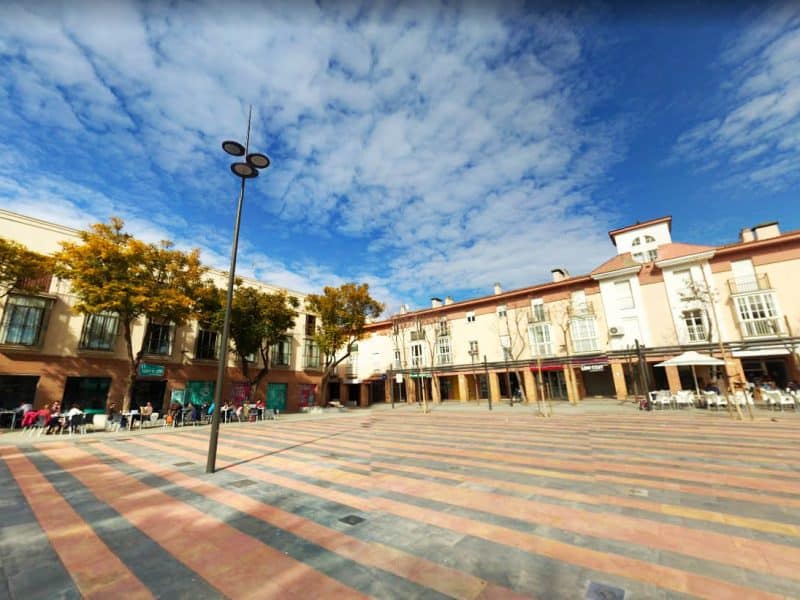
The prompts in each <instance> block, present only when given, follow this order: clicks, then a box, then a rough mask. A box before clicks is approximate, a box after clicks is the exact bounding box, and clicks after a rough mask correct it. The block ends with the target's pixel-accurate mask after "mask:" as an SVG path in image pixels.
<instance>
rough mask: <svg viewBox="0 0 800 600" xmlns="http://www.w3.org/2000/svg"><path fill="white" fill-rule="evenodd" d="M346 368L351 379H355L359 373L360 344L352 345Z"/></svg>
mask: <svg viewBox="0 0 800 600" xmlns="http://www.w3.org/2000/svg"><path fill="white" fill-rule="evenodd" d="M345 370H346V374H347V377H348V378H350V379H355V378H356V376H357V375H358V346H357V345H356V344H353V345H352V346H351V347H350V356H348V357H347V365H346V366H345Z"/></svg>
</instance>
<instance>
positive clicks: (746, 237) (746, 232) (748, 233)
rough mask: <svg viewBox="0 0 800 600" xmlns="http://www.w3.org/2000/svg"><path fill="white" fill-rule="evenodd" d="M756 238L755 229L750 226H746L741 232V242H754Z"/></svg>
mask: <svg viewBox="0 0 800 600" xmlns="http://www.w3.org/2000/svg"><path fill="white" fill-rule="evenodd" d="M754 239H756V236H755V235H753V230H752V229H750V228H749V227H745V228H744V229H742V230H741V231H740V232H739V241H740V242H752V241H753V240H754Z"/></svg>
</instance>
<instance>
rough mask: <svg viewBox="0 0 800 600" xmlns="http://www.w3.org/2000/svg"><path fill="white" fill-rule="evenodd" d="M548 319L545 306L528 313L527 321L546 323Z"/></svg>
mask: <svg viewBox="0 0 800 600" xmlns="http://www.w3.org/2000/svg"><path fill="white" fill-rule="evenodd" d="M548 321H550V311H549V310H547V309H546V308H541V307H540V308H537V309H534V310H532V311H531V312H530V313H529V314H528V323H547V322H548Z"/></svg>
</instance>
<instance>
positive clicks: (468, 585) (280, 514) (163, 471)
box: [94, 443, 528, 599]
mask: <svg viewBox="0 0 800 600" xmlns="http://www.w3.org/2000/svg"><path fill="white" fill-rule="evenodd" d="M94 447H95V449H97V450H100V451H102V452H103V453H104V454H106V455H108V456H111V457H114V458H116V459H118V460H121V461H123V462H125V463H127V464H129V465H131V466H134V467H136V468H137V469H140V470H142V471H144V472H148V473H152V474H154V475H157V476H159V477H162V478H164V479H166V480H168V481H171V482H173V483H175V484H176V485H179V486H181V487H183V488H186V489H189V490H192V491H193V492H195V493H197V494H202V495H204V496H206V497H208V498H210V499H212V500H215V501H216V502H220V503H222V504H225V505H227V506H230V507H232V508H235V509H236V510H239V511H241V512H243V513H246V514H248V515H250V516H252V517H254V518H256V519H260V520H261V521H264V522H265V523H269V524H270V525H274V526H275V527H279V528H281V529H283V530H285V531H288V532H291V533H293V534H295V535H297V536H299V537H301V538H303V539H306V540H308V541H310V542H312V543H315V544H317V545H319V546H322V547H323V548H326V549H328V550H330V551H332V552H336V553H338V554H340V555H341V556H344V557H346V558H349V559H350V560H353V561H355V562H359V563H361V564H364V565H369V566H373V567H377V568H379V569H382V570H384V571H388V572H390V573H394V574H395V575H398V576H400V577H403V578H405V579H408V580H410V581H414V582H415V583H418V584H421V585H423V586H425V587H428V588H431V589H434V590H436V591H438V592H441V593H442V594H445V595H449V596H452V597H454V598H477V597H480V596H481V595H482V594H488V595H489V596H494V597H498V598H499V597H502V598H510V599H511V598H527V597H528V596H521V595H519V594H516V593H515V592H514V591H513V590H510V589H508V588H504V587H502V586H497V585H494V584H491V583H488V582H486V581H484V580H482V579H480V578H478V577H474V576H473V575H471V574H469V573H464V572H462V571H458V570H456V569H451V568H449V567H445V566H442V565H439V564H438V563H434V562H431V561H428V560H426V559H424V558H420V557H417V556H414V555H412V554H408V553H406V552H403V551H401V550H396V549H394V548H390V547H388V546H385V545H383V544H379V543H370V542H364V541H361V540H359V539H357V538H353V537H351V536H348V535H346V534H344V533H341V532H339V531H336V530H335V529H330V528H328V527H325V526H323V525H319V524H317V523H315V522H313V521H310V520H308V519H305V518H303V517H300V516H297V515H295V514H293V513H289V512H286V511H283V510H281V509H278V508H275V507H273V506H270V505H269V504H265V503H263V502H259V501H257V500H254V499H253V498H251V497H249V496H247V495H245V494H241V493H238V492H234V491H231V490H226V489H224V488H221V487H219V486H216V485H213V484H211V483H208V482H206V481H203V480H201V479H199V478H197V477H191V476H189V475H185V474H183V473H180V472H177V471H175V470H174V469H169V468H165V467H158V466H155V465H156V463H155V462H154V461H153V460H147V459H143V458H139V457H136V456H134V455H131V454H129V453H127V452H123V451H122V450H120V449H119V448H118V447H116V448H112V447H111V446H109V445H108V444H105V443H104V444H99V445H97V446H94ZM164 451H165V452H166V451H168V448H164Z"/></svg>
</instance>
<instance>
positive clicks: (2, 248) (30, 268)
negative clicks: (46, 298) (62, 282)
mask: <svg viewBox="0 0 800 600" xmlns="http://www.w3.org/2000/svg"><path fill="white" fill-rule="evenodd" d="M52 266H53V265H52V261H51V259H50V258H49V257H47V256H44V255H42V254H38V253H36V252H33V251H31V250H28V249H27V248H26V247H25V246H23V245H22V244H20V243H18V242H15V241H13V240H7V239H5V238H0V288H2V289H3V293H2V294H0V298H2V297H4V296H6V295H8V294H9V293H10V292H12V291H14V290H36V289H38V287H39V286H38V285H37V283H38V282H37V280H39V279H41V278H42V277H45V276H46V275H47V274H48V273H50V271H51V270H52Z"/></svg>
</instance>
